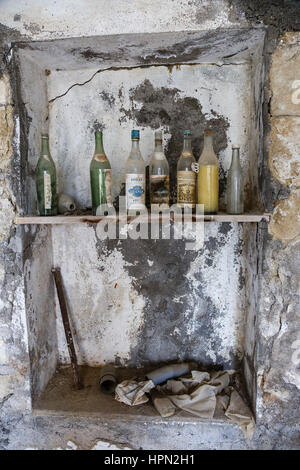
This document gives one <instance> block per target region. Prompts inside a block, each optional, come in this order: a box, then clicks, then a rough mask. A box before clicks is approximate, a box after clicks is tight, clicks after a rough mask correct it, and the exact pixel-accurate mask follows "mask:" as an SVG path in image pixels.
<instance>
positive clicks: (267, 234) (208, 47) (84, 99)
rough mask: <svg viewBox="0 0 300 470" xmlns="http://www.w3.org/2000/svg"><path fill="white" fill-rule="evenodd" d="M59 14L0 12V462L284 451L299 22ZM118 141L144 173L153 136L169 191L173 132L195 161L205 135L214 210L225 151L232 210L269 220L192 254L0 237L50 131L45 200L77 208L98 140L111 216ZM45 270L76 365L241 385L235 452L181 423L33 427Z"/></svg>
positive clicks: (204, 11)
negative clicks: (135, 132)
mask: <svg viewBox="0 0 300 470" xmlns="http://www.w3.org/2000/svg"><path fill="white" fill-rule="evenodd" d="M100 4H101V5H100ZM100 6H101V9H100ZM75 10H76V14H74V15H70V11H74V2H71V1H69V0H65V1H64V2H62V4H60V6H59V7H58V6H57V4H56V2H54V1H52V0H51V1H49V2H47V7H45V8H43V9H41V8H40V2H39V1H37V0H32V1H31V2H25V1H20V2H18V5H17V6H16V5H14V4H13V3H12V2H8V1H4V2H2V3H1V6H0V11H1V25H0V53H1V63H0V205H1V207H0V242H1V249H0V282H1V296H0V449H23V448H36V449H56V448H68V449H76V448H78V449H81V448H82V449H92V448H95V449H97V448H98V449H100V448H107V446H111V445H113V443H114V444H115V445H116V446H121V447H122V446H124V445H125V446H127V447H130V448H135V449H138V448H145V449H160V448H169V449H181V448H185V449H187V448H189V449H274V448H275V449H299V448H300V422H299V414H296V412H295V410H297V409H298V408H299V401H300V399H299V397H300V395H299V389H300V369H299V367H300V336H299V327H298V325H299V311H300V310H299V292H300V290H299V287H300V282H299V280H300V279H299V265H300V259H299V243H300V241H299V240H300V238H299V237H300V214H299V207H300V204H299V202H300V192H299V191H300V189H299V186H300V176H299V175H300V164H299V154H300V144H299V137H298V136H299V127H300V93H299V89H300V76H299V66H300V63H299V61H300V60H299V57H300V54H299V50H300V49H299V47H300V33H299V32H297V31H299V17H300V15H299V13H300V8H299V4H298V2H295V1H294V2H293V1H285V2H284V1H274V2H272V5H271V6H270V4H269V2H265V1H260V2H253V1H251V2H250V1H249V2H248V1H246V0H245V1H239V2H238V1H229V0H215V1H206V0H203V1H200V2H199V1H186V0H183V1H169V0H167V1H166V2H163V3H162V2H157V1H156V0H155V1H153V2H151V5H149V3H148V2H140V1H134V2H131V4H130V7H129V5H128V2H126V1H123V0H118V1H117V2H114V6H113V11H112V7H111V4H110V2H107V1H106V0H101V2H99V1H94V2H93V1H92V2H89V6H88V7H87V6H86V4H85V2H81V1H79V2H76V7H75ZM71 16H72V17H71ZM187 77H188V79H187ZM228 83H230V87H229V89H230V92H228V91H227V90H228ZM99 90H101V91H99ZM226 91H227V94H226ZM162 103H163V105H162ZM133 125H136V126H138V127H139V128H141V129H142V133H143V136H144V144H143V145H144V149H143V147H142V150H144V157H145V159H146V161H147V160H149V158H150V152H149V149H151V148H152V145H153V144H152V138H153V137H152V136H153V130H154V129H156V128H158V127H160V128H162V129H163V130H164V132H165V139H166V154H167V158H168V160H169V162H170V167H171V180H173V181H174V177H175V168H176V160H177V158H178V156H179V154H180V151H181V137H182V130H183V128H185V127H190V128H192V130H193V132H194V140H193V147H194V151H195V154H196V156H197V157H198V155H199V153H200V151H201V148H202V144H203V143H202V133H203V130H204V128H205V127H206V126H207V125H209V126H211V127H212V129H213V130H214V131H215V135H216V142H215V145H216V150H217V152H218V155H219V158H220V161H221V165H222V169H223V173H222V174H221V204H223V203H224V201H223V197H224V191H225V181H226V171H227V170H228V167H229V162H230V147H231V144H232V143H235V139H236V138H238V139H239V143H240V144H241V146H242V149H243V151H242V161H243V167H244V168H245V172H246V174H247V181H246V194H247V203H248V206H247V209H259V210H266V211H269V212H271V213H272V218H271V222H270V224H269V226H268V225H267V224H266V223H264V222H263V223H261V224H259V225H257V224H249V225H246V224H244V225H238V224H216V223H211V224H207V227H206V229H205V230H206V231H205V244H204V248H203V249H202V250H201V251H200V252H196V253H195V252H188V251H185V250H184V247H183V244H184V243H183V242H182V241H176V240H173V241H171V242H169V241H157V242H155V241H150V240H141V241H139V242H136V243H135V244H134V248H133V247H132V243H130V240H127V241H126V240H125V241H122V242H118V241H107V242H101V241H100V240H99V239H98V237H97V232H96V231H95V229H94V227H92V226H88V225H86V226H73V227H68V228H67V227H55V228H54V227H53V228H52V229H51V228H45V227H35V226H28V227H25V228H24V227H20V226H16V225H15V224H14V217H15V216H16V215H18V214H28V213H33V214H34V213H35V210H36V209H35V194H34V184H33V175H34V173H33V172H34V167H35V164H36V161H37V149H38V148H39V137H40V133H41V132H42V131H46V130H50V136H51V146H52V148H53V156H54V159H55V161H56V163H57V165H58V167H59V168H60V170H59V171H61V173H59V184H60V186H61V187H60V189H61V190H63V189H64V190H68V192H70V193H72V191H73V195H74V196H76V197H77V198H78V201H79V203H80V206H81V207H82V208H84V207H85V206H87V205H88V204H89V194H88V191H87V190H86V189H85V188H87V185H86V184H84V181H85V172H86V168H88V163H89V159H90V157H91V155H92V151H93V148H92V147H93V143H92V132H93V130H94V129H95V128H96V127H101V128H103V129H104V130H105V136H107V144H106V145H107V147H106V148H107V153H108V155H109V156H110V155H112V159H111V162H112V166H113V169H114V174H115V188H116V193H115V197H117V195H118V194H119V193H120V192H122V189H123V187H122V181H123V176H124V163H125V160H126V158H127V154H128V152H129V148H128V141H129V138H128V136H129V130H130V129H131V127H132V126H133ZM116 133H118V136H119V138H118V140H117V141H115V140H114V136H115V135H116ZM72 146H73V147H72ZM147 152H148V153H147ZM75 154H76V155H75ZM114 155H116V157H114ZM63 185H66V187H64V186H63ZM173 196H174V199H175V197H176V194H174V195H173ZM82 240H85V243H84V246H82V247H81V248H80V250H78V247H79V246H80V245H81V241H82ZM53 263H54V264H58V263H60V264H61V268H62V272H63V275H64V279H65V283H66V287H67V292H68V296H69V302H70V305H71V313H72V320H73V322H74V324H75V328H76V331H77V332H78V337H77V341H78V345H79V359H80V362H81V363H83V364H89V365H93V366H94V365H100V364H102V363H104V362H112V361H114V362H115V363H116V364H121V365H129V366H132V365H134V366H139V365H144V364H149V363H151V364H153V363H161V362H165V361H170V360H186V359H189V360H195V361H197V362H198V363H199V364H200V365H201V366H202V367H203V368H206V367H207V368H211V367H224V368H235V369H242V370H243V373H244V376H245V380H246V385H247V390H248V394H249V396H250V399H251V402H252V407H253V411H254V412H255V415H256V422H257V427H256V430H255V434H254V437H253V439H252V440H251V441H248V440H246V439H245V438H244V436H243V434H242V432H241V431H240V429H239V428H237V427H234V426H229V425H225V424H224V425H222V426H220V425H216V424H214V423H203V422H199V421H197V420H195V421H194V422H193V421H188V422H186V423H183V422H176V420H175V421H172V422H165V421H161V420H156V421H153V422H147V423H146V422H141V421H136V420H130V419H129V420H126V419H125V418H124V419H121V420H116V419H114V420H111V421H110V422H109V423H108V422H107V421H106V420H105V419H104V418H103V419H100V418H98V419H95V418H92V417H85V418H83V417H82V418H75V417H74V418H70V417H63V416H62V417H55V418H54V417H37V416H34V414H33V413H32V399H33V398H35V397H36V396H38V395H39V393H40V392H41V390H43V389H44V387H45V385H46V384H47V382H48V381H49V379H50V378H51V376H52V375H53V373H54V371H55V368H56V366H57V363H67V362H68V356H67V350H66V345H65V342H64V338H63V329H62V325H61V323H60V320H59V311H58V309H57V306H56V305H57V302H55V301H54V300H55V294H54V288H53V283H52V280H51V275H50V270H51V266H52V264H53ZM216 280H217V281H218V282H217V283H216ZM115 286H117V287H115ZM82 292H84V293H85V297H83V296H82V295H81V293H82ZM99 304H101V314H99ZM116 331H117V334H115V335H114V333H115V332H116ZM99 340H101V347H99ZM145 431H147V432H145ZM116 443H117V444H116Z"/></svg>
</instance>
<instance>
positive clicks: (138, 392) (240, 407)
mask: <svg viewBox="0 0 300 470" xmlns="http://www.w3.org/2000/svg"><path fill="white" fill-rule="evenodd" d="M229 383H230V373H229V372H228V371H218V372H215V371H214V372H211V373H208V372H200V371H197V370H193V371H192V372H191V376H189V377H180V378H178V379H170V380H168V381H167V382H166V383H165V384H164V385H157V386H156V387H155V385H154V383H153V382H152V381H151V380H147V381H140V382H139V381H136V380H125V381H123V382H121V383H120V384H119V385H118V386H117V388H116V400H118V401H121V402H123V403H126V404H127V405H130V406H134V405H140V404H142V403H146V402H147V401H148V400H149V398H148V396H147V393H149V392H150V391H151V396H152V402H153V404H154V406H155V408H156V410H157V411H158V412H159V413H160V415H161V416H162V417H168V416H172V415H173V414H174V413H175V409H176V408H179V409H181V410H184V411H186V412H188V413H191V414H193V415H195V416H198V417H199V418H201V419H208V420H209V419H212V418H213V417H214V414H215V411H216V408H218V410H222V411H223V413H224V415H225V416H226V417H227V418H228V419H230V420H231V421H233V422H235V423H237V424H239V425H240V426H241V428H242V431H243V433H244V434H245V436H246V437H247V438H249V439H252V436H253V432H254V429H255V422H254V419H253V416H252V413H251V411H250V409H249V408H248V406H247V405H246V403H245V402H244V401H243V399H242V397H241V396H240V395H239V393H238V392H237V391H236V390H235V389H234V388H233V387H231V386H229ZM155 393H159V396H158V397H157V396H156V395H155ZM154 396H155V399H154ZM172 405H173V407H172Z"/></svg>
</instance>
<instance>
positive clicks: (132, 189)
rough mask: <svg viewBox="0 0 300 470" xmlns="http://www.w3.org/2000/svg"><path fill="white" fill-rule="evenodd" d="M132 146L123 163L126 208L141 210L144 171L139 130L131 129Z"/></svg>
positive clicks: (144, 191)
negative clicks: (124, 163)
mask: <svg viewBox="0 0 300 470" xmlns="http://www.w3.org/2000/svg"><path fill="white" fill-rule="evenodd" d="M131 140H132V147H131V152H130V154H129V157H128V159H127V161H126V165H125V174H126V208H127V209H132V210H142V209H144V207H145V193H146V171H145V162H144V159H143V157H142V154H141V152H140V147H139V141H140V131H138V130H135V129H134V130H133V131H131Z"/></svg>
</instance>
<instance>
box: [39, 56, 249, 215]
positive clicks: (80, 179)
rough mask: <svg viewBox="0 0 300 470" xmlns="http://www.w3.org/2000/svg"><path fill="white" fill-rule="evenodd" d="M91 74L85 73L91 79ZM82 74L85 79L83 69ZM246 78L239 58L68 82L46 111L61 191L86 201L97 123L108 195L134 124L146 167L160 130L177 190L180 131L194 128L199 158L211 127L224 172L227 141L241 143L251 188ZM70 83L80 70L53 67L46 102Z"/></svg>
mask: <svg viewBox="0 0 300 470" xmlns="http://www.w3.org/2000/svg"><path fill="white" fill-rule="evenodd" d="M95 72H96V70H91V71H90V72H89V77H93V75H94V74H95ZM84 75H85V76H87V74H86V72H84ZM250 80H251V75H250V65H249V63H247V62H245V63H244V64H243V63H242V64H240V65H223V66H221V65H219V66H216V65H184V66H180V67H166V66H165V67H164V66H161V67H157V66H156V67H149V68H143V69H139V68H137V69H134V70H120V71H118V70H117V71H105V72H102V73H100V74H97V75H95V76H94V78H93V79H92V80H91V81H89V82H88V83H87V84H86V85H84V86H77V87H73V88H72V89H71V90H70V91H69V92H68V93H67V94H66V95H65V96H63V97H61V98H58V99H56V100H55V101H54V102H52V103H51V104H50V109H49V121H50V136H51V137H50V139H51V144H52V147H51V148H52V157H53V158H54V161H55V162H56V164H57V169H58V175H59V177H58V181H59V189H60V191H63V192H67V193H69V194H71V195H72V196H73V197H75V198H76V199H77V201H78V203H79V204H80V207H83V208H85V207H89V206H91V201H90V188H89V184H87V181H88V176H89V164H90V159H91V155H92V154H93V152H94V136H93V130H94V128H95V127H96V128H97V127H100V128H101V129H103V130H104V146H105V151H106V153H107V156H108V158H109V160H110V163H111V165H112V170H113V191H114V193H113V197H114V198H116V197H117V196H118V195H119V194H120V191H121V189H122V187H123V185H124V171H125V170H124V168H125V162H126V159H127V157H128V155H129V152H130V146H131V141H130V131H131V129H132V128H135V127H139V128H142V131H141V144H140V146H141V152H142V155H143V157H144V159H145V161H146V164H149V161H150V158H151V154H152V151H153V146H154V143H153V138H154V137H153V136H154V129H157V128H161V129H162V130H163V131H164V133H165V147H166V153H167V157H168V159H169V162H170V166H171V181H172V183H173V184H172V186H175V187H176V184H175V178H174V175H175V173H176V164H177V160H178V157H179V155H180V152H181V149H182V140H183V137H182V136H183V130H184V128H192V131H193V146H194V151H195V156H196V158H197V159H198V158H199V153H200V151H201V149H202V142H203V127H204V126H205V125H206V126H209V127H212V129H213V130H214V131H215V146H216V151H218V154H219V158H220V163H221V166H222V168H224V170H225V171H227V170H228V168H229V166H230V161H231V144H233V143H235V142H238V143H239V144H240V145H241V148H242V152H241V160H242V164H243V167H244V168H245V174H246V175H247V177H246V181H245V183H246V185H247V186H250V182H249V180H250V178H251V172H250V171H249V166H250V163H249V146H250V138H249V132H251V130H250V129H251V127H250V122H249V120H250V117H249V114H250V113H249V111H250V100H251V94H250ZM70 83H82V73H81V72H79V74H78V72H76V71H61V72H55V71H54V72H51V74H50V75H49V76H48V95H49V99H50V100H52V99H53V98H54V97H56V96H58V95H59V94H60V90H61V89H62V88H63V89H65V90H67V89H68V87H69V84H70ZM229 83H230V95H228V92H227V89H228V88H227V87H228V84H229ZM62 84H63V85H62ZM179 114H180V116H179ZM224 130H225V131H226V135H225V132H224ZM221 139H222V140H223V141H221ZM219 141H220V142H219ZM226 144H227V146H226ZM253 178H254V177H253ZM222 188H223V190H224V183H223V184H222ZM222 196H224V192H222ZM174 200H175V198H174ZM221 204H222V202H221ZM223 205H224V203H223Z"/></svg>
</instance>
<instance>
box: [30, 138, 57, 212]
mask: <svg viewBox="0 0 300 470" xmlns="http://www.w3.org/2000/svg"><path fill="white" fill-rule="evenodd" d="M35 178H36V191H37V200H38V209H39V214H40V215H56V214H57V193H56V169H55V164H54V161H53V160H52V157H51V154H50V149H49V136H48V134H42V145H41V155H40V158H39V160H38V163H37V166H36V170H35Z"/></svg>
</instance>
